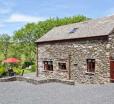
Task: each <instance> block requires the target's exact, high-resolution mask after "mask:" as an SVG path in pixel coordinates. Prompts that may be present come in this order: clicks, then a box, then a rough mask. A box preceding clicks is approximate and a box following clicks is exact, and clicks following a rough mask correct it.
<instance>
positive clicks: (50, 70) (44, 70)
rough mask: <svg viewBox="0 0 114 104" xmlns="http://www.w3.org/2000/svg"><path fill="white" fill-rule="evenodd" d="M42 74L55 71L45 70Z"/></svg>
mask: <svg viewBox="0 0 114 104" xmlns="http://www.w3.org/2000/svg"><path fill="white" fill-rule="evenodd" d="M42 72H51V73H53V71H51V70H43V71H42Z"/></svg>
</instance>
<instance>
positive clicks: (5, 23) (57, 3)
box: [0, 0, 114, 35]
mask: <svg viewBox="0 0 114 104" xmlns="http://www.w3.org/2000/svg"><path fill="white" fill-rule="evenodd" d="M78 14H80V15H85V16H87V17H90V18H98V17H103V16H109V15H113V14H114V0H0V34H2V33H8V34H9V35H11V34H13V32H14V31H15V30H18V29H20V28H21V27H22V26H24V25H25V24H26V23H28V22H37V21H43V20H45V19H47V18H50V17H60V18H62V17H67V16H74V15H78Z"/></svg>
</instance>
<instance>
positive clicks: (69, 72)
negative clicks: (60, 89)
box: [68, 54, 71, 80]
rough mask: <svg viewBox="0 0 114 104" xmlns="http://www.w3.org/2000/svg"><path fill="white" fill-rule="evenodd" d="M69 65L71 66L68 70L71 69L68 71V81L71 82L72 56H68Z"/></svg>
mask: <svg viewBox="0 0 114 104" xmlns="http://www.w3.org/2000/svg"><path fill="white" fill-rule="evenodd" d="M68 65H69V66H68V67H69V68H68V69H69V70H68V79H69V80H70V79H71V55H70V54H69V55H68Z"/></svg>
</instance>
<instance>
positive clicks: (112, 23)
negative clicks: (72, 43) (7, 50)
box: [36, 15, 114, 42]
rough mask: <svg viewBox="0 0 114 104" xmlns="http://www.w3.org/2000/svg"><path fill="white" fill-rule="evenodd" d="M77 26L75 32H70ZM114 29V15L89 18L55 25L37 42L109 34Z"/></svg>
mask: <svg viewBox="0 0 114 104" xmlns="http://www.w3.org/2000/svg"><path fill="white" fill-rule="evenodd" d="M74 28H76V30H75V32H74V33H69V32H70V31H72V30H73V29H74ZM113 29H114V15H113V16H109V17H103V18H98V19H94V20H88V21H85V22H80V23H73V24H69V25H63V26H59V27H54V28H53V29H52V30H50V31H49V32H47V33H46V34H45V35H44V36H42V37H41V38H40V39H38V40H37V41H36V42H48V41H57V40H67V39H68V40H69V39H78V38H87V37H95V36H105V35H109V34H110V33H111V32H112V31H113Z"/></svg>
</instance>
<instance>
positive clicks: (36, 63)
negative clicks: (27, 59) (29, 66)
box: [36, 44, 39, 77]
mask: <svg viewBox="0 0 114 104" xmlns="http://www.w3.org/2000/svg"><path fill="white" fill-rule="evenodd" d="M36 45H37V46H36V67H37V68H36V77H38V74H39V72H38V44H36Z"/></svg>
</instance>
